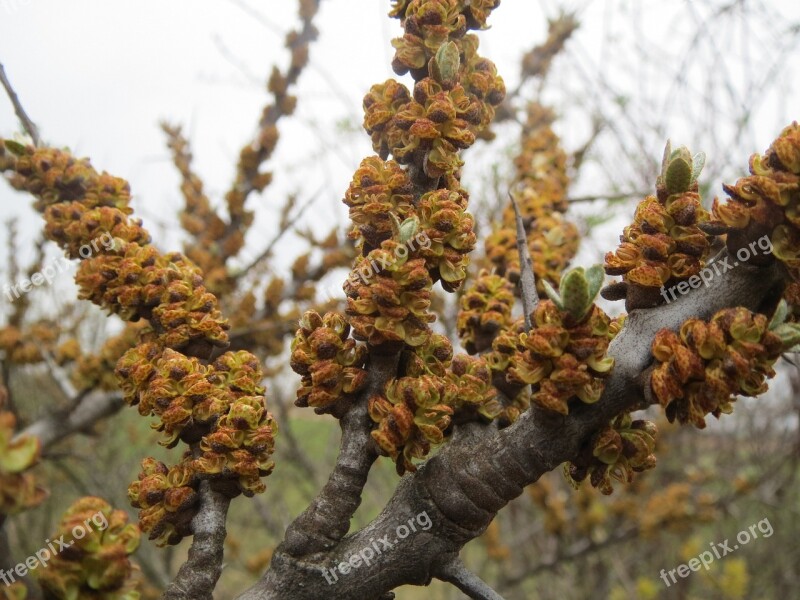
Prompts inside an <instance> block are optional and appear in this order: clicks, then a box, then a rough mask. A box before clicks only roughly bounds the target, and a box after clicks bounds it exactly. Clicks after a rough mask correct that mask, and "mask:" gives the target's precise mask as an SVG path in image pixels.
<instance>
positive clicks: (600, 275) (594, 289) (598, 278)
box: [586, 265, 605, 302]
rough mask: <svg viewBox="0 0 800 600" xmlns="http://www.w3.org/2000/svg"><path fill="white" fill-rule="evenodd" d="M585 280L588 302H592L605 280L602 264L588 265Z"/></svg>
mask: <svg viewBox="0 0 800 600" xmlns="http://www.w3.org/2000/svg"><path fill="white" fill-rule="evenodd" d="M586 280H587V281H588V282H589V302H594V299H595V298H597V294H598V292H600V288H601V287H603V281H604V280H605V271H603V267H602V265H592V266H591V267H589V268H588V269H587V270H586Z"/></svg>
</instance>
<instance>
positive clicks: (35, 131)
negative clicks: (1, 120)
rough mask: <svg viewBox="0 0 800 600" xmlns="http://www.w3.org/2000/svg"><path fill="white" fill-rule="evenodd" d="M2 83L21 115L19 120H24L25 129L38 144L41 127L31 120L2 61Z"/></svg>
mask: <svg viewBox="0 0 800 600" xmlns="http://www.w3.org/2000/svg"><path fill="white" fill-rule="evenodd" d="M0 83H2V84H3V87H4V88H5V90H6V94H8V97H9V99H10V100H11V104H13V105H14V112H15V113H17V117H19V120H20V121H21V122H22V127H23V128H24V129H25V132H26V133H27V134H28V135H29V136H31V140H32V141H33V145H34V146H38V145H39V128H38V127H36V123H34V122H33V121H31V118H30V117H29V116H28V113H26V112H25V109H24V108H22V103H21V102H20V101H19V97H18V96H17V93H16V92H15V91H14V88H13V87H11V82H10V81H9V80H8V77H6V70H5V68H4V67H3V63H0Z"/></svg>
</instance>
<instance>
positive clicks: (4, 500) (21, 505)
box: [0, 388, 47, 515]
mask: <svg viewBox="0 0 800 600" xmlns="http://www.w3.org/2000/svg"><path fill="white" fill-rule="evenodd" d="M6 393H7V392H6V390H5V388H0V411H2V408H3V404H4V403H5V395H6ZM16 425H17V419H16V417H14V414H13V413H10V412H6V411H2V412H0V515H11V514H15V513H18V512H21V511H23V510H26V509H28V508H32V507H34V506H37V505H38V504H40V503H41V502H42V500H44V499H45V497H46V496H47V493H46V492H45V490H44V489H43V488H41V487H39V486H38V485H37V484H36V480H35V479H34V477H33V475H32V474H31V473H29V472H28V471H29V470H30V469H31V467H33V466H34V465H35V464H36V462H37V461H38V460H39V452H40V444H39V438H35V437H31V436H27V435H26V436H20V437H19V438H17V439H15V438H14V435H15V434H14V430H15V428H16Z"/></svg>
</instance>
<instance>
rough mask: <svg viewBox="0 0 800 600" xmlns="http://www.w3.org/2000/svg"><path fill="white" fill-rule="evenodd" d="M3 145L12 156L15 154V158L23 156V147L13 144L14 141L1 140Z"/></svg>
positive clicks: (16, 143) (17, 143)
mask: <svg viewBox="0 0 800 600" xmlns="http://www.w3.org/2000/svg"><path fill="white" fill-rule="evenodd" d="M3 144H4V145H5V147H6V148H8V149H9V150H10V151H11V153H12V154H16V155H17V156H22V155H23V154H25V146H23V145H22V144H20V143H19V142H15V141H14V140H3Z"/></svg>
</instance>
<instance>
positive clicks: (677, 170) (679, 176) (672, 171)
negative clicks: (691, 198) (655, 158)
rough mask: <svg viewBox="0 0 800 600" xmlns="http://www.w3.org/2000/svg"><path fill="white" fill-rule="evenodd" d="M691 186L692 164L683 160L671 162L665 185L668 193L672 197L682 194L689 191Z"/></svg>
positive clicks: (678, 159)
mask: <svg viewBox="0 0 800 600" xmlns="http://www.w3.org/2000/svg"><path fill="white" fill-rule="evenodd" d="M691 184H692V165H691V163H690V162H689V161H686V160H685V159H683V158H675V159H673V160H671V161H670V163H669V166H668V167H667V172H666V174H665V175H664V185H665V187H666V188H667V193H668V194H670V195H672V194H680V193H682V192H685V191H686V190H688V189H689V186H690V185H691Z"/></svg>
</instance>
